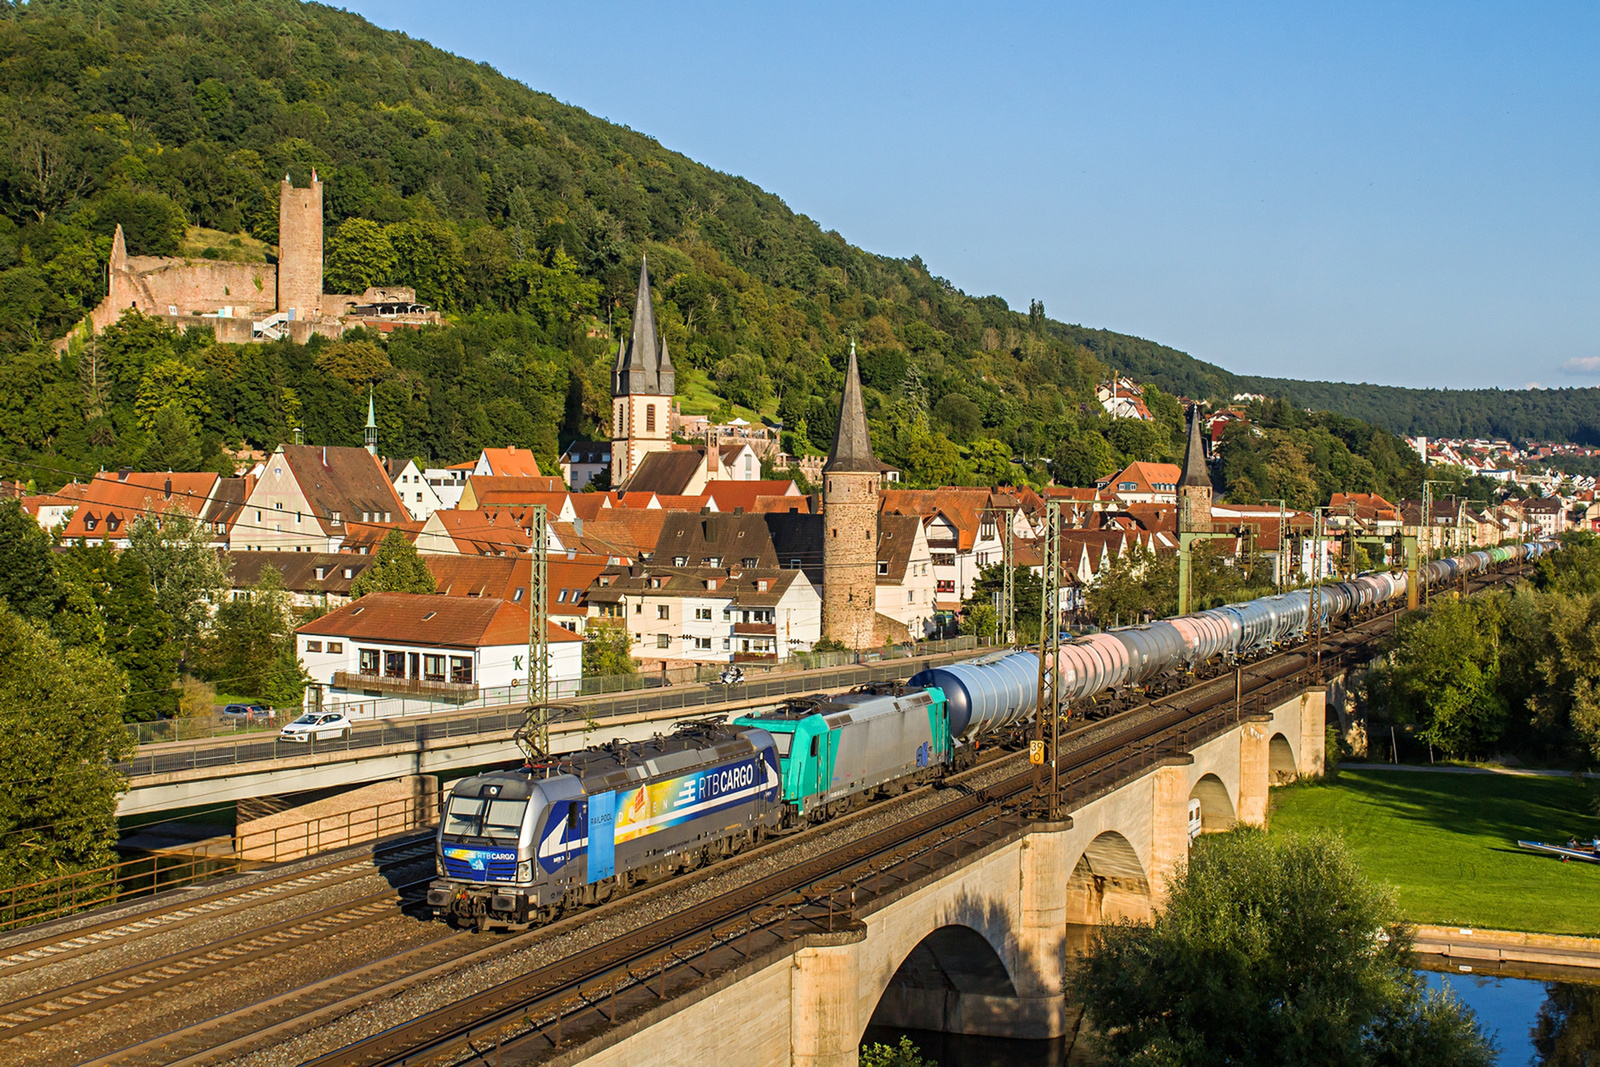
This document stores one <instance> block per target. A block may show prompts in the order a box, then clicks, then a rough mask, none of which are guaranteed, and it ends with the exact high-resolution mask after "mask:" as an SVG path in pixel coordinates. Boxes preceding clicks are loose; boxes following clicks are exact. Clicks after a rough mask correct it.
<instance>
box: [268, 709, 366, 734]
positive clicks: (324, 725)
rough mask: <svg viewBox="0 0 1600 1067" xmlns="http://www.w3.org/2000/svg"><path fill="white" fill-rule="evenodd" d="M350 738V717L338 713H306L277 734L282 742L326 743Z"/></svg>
mask: <svg viewBox="0 0 1600 1067" xmlns="http://www.w3.org/2000/svg"><path fill="white" fill-rule="evenodd" d="M348 736H350V717H349V716H348V715H345V714H344V713H343V712H338V711H308V712H306V713H305V714H304V715H302V716H300V717H299V718H298V719H296V720H295V721H294V722H292V723H290V724H289V725H288V726H285V727H284V728H283V730H282V731H281V732H280V733H279V734H278V737H279V738H280V739H281V740H284V741H326V740H328V739H329V738H339V737H348Z"/></svg>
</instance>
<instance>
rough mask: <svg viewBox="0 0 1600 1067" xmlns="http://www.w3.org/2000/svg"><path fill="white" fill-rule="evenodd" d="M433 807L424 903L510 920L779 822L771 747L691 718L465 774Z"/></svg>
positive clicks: (536, 914)
mask: <svg viewBox="0 0 1600 1067" xmlns="http://www.w3.org/2000/svg"><path fill="white" fill-rule="evenodd" d="M441 815H442V817H441V818H440V821H439V832H438V851H437V857H436V858H437V875H438V877H437V878H436V879H435V880H434V882H433V883H432V884H431V885H430V886H429V887H428V904H429V905H430V906H431V907H432V908H433V910H434V914H435V915H436V916H438V917H440V918H450V919H454V920H455V921H457V922H460V923H463V924H467V925H475V926H476V927H478V929H480V930H486V929H488V928H490V927H491V926H503V927H513V928H519V927H524V926H527V925H530V924H533V923H541V922H548V921H549V920H551V919H553V918H554V917H555V916H556V915H558V914H560V913H561V912H562V911H563V910H564V909H565V908H567V907H569V906H573V905H582V904H597V903H600V902H602V901H605V900H608V899H609V898H610V897H611V896H612V895H613V894H615V893H616V892H617V891H619V890H626V889H628V888H629V887H631V886H633V885H636V884H639V883H641V882H646V881H651V880H654V879H658V878H663V877H666V876H668V875H670V874H672V873H674V872H676V871H679V870H687V869H690V868H693V867H697V866H699V865H700V864H701V863H704V862H707V861H708V860H713V859H716V858H719V857H722V856H728V855H732V854H733V853H735V852H738V851H740V850H741V849H743V848H744V847H746V846H747V845H751V844H755V843H757V842H759V841H760V840H761V839H762V838H763V837H764V836H765V835H766V834H767V833H768V832H769V831H771V830H774V829H776V828H777V827H778V826H779V825H780V823H781V822H782V819H783V802H782V796H781V790H780V779H779V771H778V751H777V746H776V745H775V743H774V742H773V739H772V735H770V734H768V733H767V732H766V731H764V730H759V729H734V728H729V727H724V726H715V725H703V724H695V725H688V726H683V727H680V728H679V729H678V730H677V731H676V732H674V733H672V734H671V735H668V736H664V737H660V736H658V737H655V738H653V739H651V740H649V741H643V742H638V743H633V742H627V741H613V742H611V743H610V744H607V745H602V746H600V747H598V748H591V749H585V750H583V751H581V752H574V753H572V754H570V755H568V756H565V757H563V758H562V759H561V760H559V761H558V762H555V763H551V764H546V765H540V766H529V767H523V768H520V769H517V770H511V771H494V772H491V773H489V774H481V775H477V776H475V777H472V778H467V779H464V780H462V781H461V782H458V783H457V784H456V787H455V788H454V789H453V790H452V791H451V793H450V798H449V801H448V802H447V803H446V805H445V810H444V811H443V812H442V813H441Z"/></svg>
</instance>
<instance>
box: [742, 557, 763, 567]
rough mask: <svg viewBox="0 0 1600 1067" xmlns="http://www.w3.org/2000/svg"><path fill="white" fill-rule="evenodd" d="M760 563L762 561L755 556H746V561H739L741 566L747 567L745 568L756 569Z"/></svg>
mask: <svg viewBox="0 0 1600 1067" xmlns="http://www.w3.org/2000/svg"><path fill="white" fill-rule="evenodd" d="M759 562H761V561H760V560H758V559H756V557H754V556H746V557H744V559H741V560H740V561H739V563H740V565H742V566H745V567H754V566H755V565H756V564H757V563H759Z"/></svg>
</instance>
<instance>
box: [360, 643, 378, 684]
mask: <svg viewBox="0 0 1600 1067" xmlns="http://www.w3.org/2000/svg"><path fill="white" fill-rule="evenodd" d="M361 673H362V674H365V675H369V676H371V677H373V678H376V677H377V676H378V650H377V649H375V648H363V649H362V650H361Z"/></svg>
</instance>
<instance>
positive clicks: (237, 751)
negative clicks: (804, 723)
mask: <svg viewBox="0 0 1600 1067" xmlns="http://www.w3.org/2000/svg"><path fill="white" fill-rule="evenodd" d="M969 640H970V639H969ZM973 647H974V646H973V645H972V644H968V645H967V646H966V647H965V648H960V647H957V648H955V649H948V650H941V652H940V653H938V654H940V655H959V654H961V653H962V652H965V651H970V650H971V649H972V648H973ZM870 656H872V657H877V653H876V652H874V653H871V654H870ZM862 658H863V659H867V658H868V655H867V654H864V655H863V656H862ZM905 658H906V657H903V656H901V657H895V658H894V659H885V658H881V657H879V658H873V659H872V661H871V662H867V663H863V664H862V665H859V666H856V665H850V666H842V667H832V668H819V669H817V670H811V671H793V672H789V673H786V674H776V675H773V676H765V677H761V678H755V679H751V680H749V681H746V682H743V683H741V684H739V685H733V686H718V685H711V686H684V687H678V686H667V687H665V688H655V689H649V690H641V691H636V692H635V693H634V694H633V695H631V696H629V695H619V696H615V697H611V698H610V699H605V700H603V701H601V702H598V703H591V704H588V705H584V706H578V707H576V708H573V709H571V710H568V711H565V712H561V713H557V714H556V715H555V716H554V717H553V718H552V720H551V724H552V726H554V727H556V728H557V729H556V732H557V733H570V732H576V731H579V730H581V727H576V726H575V725H574V724H579V723H588V722H590V721H593V720H598V719H600V718H608V719H609V718H625V717H628V716H632V715H646V714H648V715H651V716H653V717H655V718H659V719H663V720H667V719H671V718H673V715H672V713H673V712H678V711H683V712H694V713H701V712H704V711H705V710H706V709H714V708H716V707H717V706H719V705H723V704H728V703H734V702H739V701H748V700H762V699H766V698H772V699H774V700H778V699H782V698H783V697H786V696H789V695H791V694H794V693H804V692H812V691H815V690H817V689H819V688H820V689H829V688H834V687H845V686H851V685H860V684H863V683H870V682H886V681H893V680H895V679H897V678H899V677H900V676H901V675H902V674H903V673H904V671H903V670H902V669H901V668H900V667H897V666H895V665H894V663H895V660H903V659H905ZM524 721H525V714H524V707H523V706H522V705H521V704H520V703H514V704H511V705H510V706H503V707H502V709H501V710H498V711H491V712H484V713H481V714H478V715H456V716H451V717H448V718H431V719H422V720H420V721H419V720H416V719H410V720H388V719H378V720H375V721H373V722H370V723H369V722H360V721H358V722H357V723H356V728H355V729H353V730H351V731H350V732H349V733H348V734H346V736H344V737H341V738H335V739H331V740H319V741H305V742H295V741H280V740H278V738H277V737H276V735H270V734H269V735H260V734H257V735H253V736H252V735H245V737H241V738H238V739H235V740H233V741H231V742H229V743H222V744H216V745H207V746H204V747H194V748H178V749H172V750H167V751H156V752H145V753H139V754H136V755H135V756H133V757H132V758H131V759H129V760H127V761H125V762H123V763H120V764H118V765H117V769H118V770H119V771H121V772H122V773H123V774H124V775H126V776H127V777H129V778H143V777H149V776H151V775H156V774H172V773H176V772H180V771H188V770H198V769H202V768H208V767H223V766H233V765H236V764H242V763H259V762H262V761H267V760H273V759H277V758H278V757H280V756H284V755H299V754H304V753H312V752H315V753H328V752H360V751H362V750H365V749H374V748H382V747H385V746H389V745H409V746H419V745H422V744H425V743H429V742H438V741H441V740H449V739H451V738H460V737H469V736H472V735H475V734H494V733H507V734H509V733H510V732H512V731H515V730H516V729H517V728H518V727H520V726H521V725H523V723H524ZM563 726H566V727H567V729H561V728H562V727H563ZM602 728H603V727H602ZM581 732H584V733H587V732H588V731H587V730H581Z"/></svg>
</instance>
